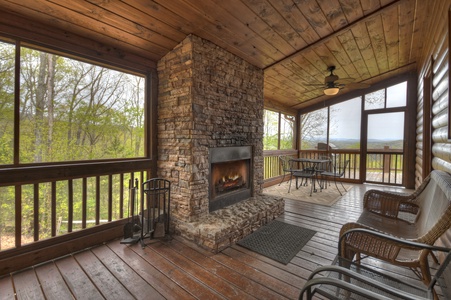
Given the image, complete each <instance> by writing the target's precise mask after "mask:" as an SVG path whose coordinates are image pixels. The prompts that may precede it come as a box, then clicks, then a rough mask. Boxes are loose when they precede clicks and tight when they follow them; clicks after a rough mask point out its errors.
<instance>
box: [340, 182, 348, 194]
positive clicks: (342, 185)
mask: <svg viewBox="0 0 451 300" xmlns="http://www.w3.org/2000/svg"><path fill="white" fill-rule="evenodd" d="M340 183H341V186H342V187H343V189H344V190H345V192H347V190H346V188H345V186H344V185H343V182H342V181H340Z"/></svg>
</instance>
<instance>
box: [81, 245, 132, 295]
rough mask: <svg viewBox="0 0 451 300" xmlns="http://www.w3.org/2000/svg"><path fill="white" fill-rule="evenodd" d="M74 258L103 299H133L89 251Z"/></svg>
mask: <svg viewBox="0 0 451 300" xmlns="http://www.w3.org/2000/svg"><path fill="white" fill-rule="evenodd" d="M74 257H75V259H76V260H77V262H78V263H79V265H80V266H81V267H82V268H83V270H84V271H85V272H86V274H87V275H88V277H89V278H90V279H91V281H92V282H93V283H94V285H95V286H96V287H97V289H98V290H99V292H100V293H101V294H102V295H103V296H104V297H105V298H107V299H124V300H125V299H134V297H133V295H132V294H130V292H129V291H127V289H126V288H125V287H124V285H123V284H122V283H121V282H120V281H119V280H117V278H116V277H114V275H113V274H111V272H110V271H109V270H108V269H107V268H106V267H105V266H104V265H103V264H102V263H101V262H100V261H99V260H98V259H97V257H96V256H95V255H94V254H93V253H92V252H91V251H83V252H80V253H77V254H75V255H74Z"/></svg>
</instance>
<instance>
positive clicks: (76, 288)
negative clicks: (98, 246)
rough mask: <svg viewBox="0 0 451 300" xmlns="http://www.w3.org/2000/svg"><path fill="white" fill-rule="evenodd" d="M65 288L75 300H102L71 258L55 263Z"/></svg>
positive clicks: (100, 295)
mask: <svg viewBox="0 0 451 300" xmlns="http://www.w3.org/2000/svg"><path fill="white" fill-rule="evenodd" d="M55 265H56V266H57V267H58V270H59V271H60V273H61V275H62V276H63V278H64V281H65V282H66V284H67V287H68V288H69V289H70V290H71V292H72V294H73V295H74V297H75V298H76V299H83V298H85V297H87V296H89V299H94V300H97V299H104V298H103V296H102V294H101V293H100V292H99V291H98V289H97V288H96V287H95V285H94V284H93V283H92V281H91V280H90V279H89V277H88V276H87V275H86V273H85V272H84V271H83V269H82V268H81V267H80V265H79V264H78V263H77V261H76V260H75V259H74V257H73V256H66V257H63V258H61V259H58V260H56V261H55Z"/></svg>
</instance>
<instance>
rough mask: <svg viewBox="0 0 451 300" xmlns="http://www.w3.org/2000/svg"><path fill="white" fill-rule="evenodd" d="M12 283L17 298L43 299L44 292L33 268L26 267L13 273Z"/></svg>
mask: <svg viewBox="0 0 451 300" xmlns="http://www.w3.org/2000/svg"><path fill="white" fill-rule="evenodd" d="M13 284H14V288H15V289H16V296H17V298H18V299H44V294H43V293H42V290H41V285H40V283H39V281H38V278H37V277H36V273H35V272H34V269H27V270H24V271H22V272H19V273H17V274H15V275H14V277H13Z"/></svg>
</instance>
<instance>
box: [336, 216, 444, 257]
mask: <svg viewBox="0 0 451 300" xmlns="http://www.w3.org/2000/svg"><path fill="white" fill-rule="evenodd" d="M347 247H353V248H358V249H360V250H362V252H367V253H371V254H372V256H374V257H380V258H385V259H387V258H388V259H394V258H395V257H396V255H397V254H398V252H399V249H401V248H404V249H411V250H417V251H422V250H428V251H441V252H446V253H448V252H450V251H451V249H449V248H446V247H439V246H433V245H429V244H424V243H419V242H414V241H410V240H405V239H401V238H397V237H395V236H391V235H387V234H385V233H382V232H378V231H375V230H372V229H371V228H368V227H366V226H364V225H361V224H358V223H347V224H345V225H343V227H342V229H341V231H340V238H339V241H338V255H339V256H341V257H345V258H347V257H346V256H345V253H346V251H347Z"/></svg>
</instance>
